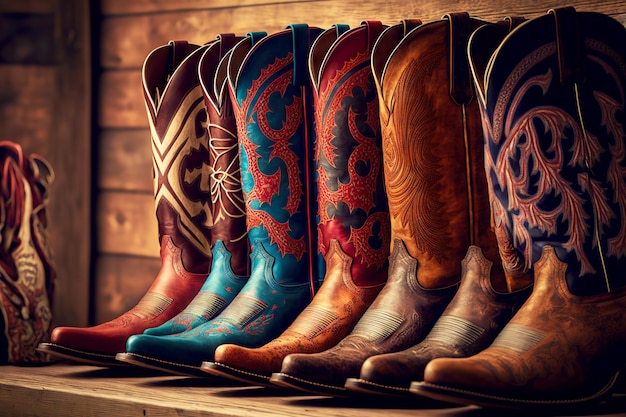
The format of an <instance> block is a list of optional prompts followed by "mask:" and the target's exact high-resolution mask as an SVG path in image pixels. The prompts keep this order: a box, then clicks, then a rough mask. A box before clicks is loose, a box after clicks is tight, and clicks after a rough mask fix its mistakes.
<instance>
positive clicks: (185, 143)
mask: <svg viewBox="0 0 626 417" xmlns="http://www.w3.org/2000/svg"><path fill="white" fill-rule="evenodd" d="M206 48H207V46H203V47H199V46H197V45H192V44H188V43H186V42H170V43H169V44H168V45H165V46H162V47H159V48H157V49H155V50H154V51H152V52H151V53H150V54H149V55H148V57H147V58H146V60H145V62H144V66H143V87H144V97H145V102H146V110H147V113H148V120H149V123H150V131H151V137H152V151H153V152H152V153H153V175H154V197H155V206H156V214H157V220H158V223H159V240H160V241H161V242H163V240H164V239H165V238H169V239H171V241H172V242H173V244H174V245H175V246H176V247H178V248H179V249H181V256H182V262H183V265H184V267H185V269H187V270H188V271H190V272H194V273H201V272H208V271H209V269H210V262H211V231H210V229H211V227H212V225H213V216H212V210H211V190H210V186H209V184H210V182H209V170H208V167H210V159H209V151H208V132H207V113H206V109H205V106H204V99H203V95H202V89H201V87H200V84H199V78H198V63H199V60H200V58H201V56H202V53H203V51H204V50H205V49H206Z"/></svg>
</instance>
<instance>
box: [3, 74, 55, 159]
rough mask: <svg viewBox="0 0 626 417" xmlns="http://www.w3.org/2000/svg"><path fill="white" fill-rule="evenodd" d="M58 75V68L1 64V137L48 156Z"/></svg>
mask: <svg viewBox="0 0 626 417" xmlns="http://www.w3.org/2000/svg"><path fill="white" fill-rule="evenodd" d="M56 77H57V69H56V68H55V67H41V66H24V65H0V120H2V131H1V132H0V137H1V138H2V139H4V140H11V141H14V142H17V143H19V144H20V145H22V147H23V148H24V151H25V152H26V153H32V152H37V153H39V154H40V155H42V156H44V157H46V158H47V157H48V155H49V153H50V152H49V147H50V146H51V143H50V132H51V129H52V127H53V120H54V112H53V110H54V108H53V102H54V100H55V95H56V89H55V85H54V81H55V80H56Z"/></svg>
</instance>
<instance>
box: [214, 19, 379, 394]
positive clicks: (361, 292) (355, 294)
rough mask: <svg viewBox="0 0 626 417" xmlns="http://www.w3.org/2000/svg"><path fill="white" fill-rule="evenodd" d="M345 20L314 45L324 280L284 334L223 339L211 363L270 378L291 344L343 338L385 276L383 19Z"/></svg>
mask: <svg viewBox="0 0 626 417" xmlns="http://www.w3.org/2000/svg"><path fill="white" fill-rule="evenodd" d="M343 28H344V27H343V26H339V25H338V26H335V27H333V28H331V29H328V30H327V31H325V32H324V33H323V34H322V35H320V37H318V38H317V40H316V42H315V44H314V45H313V47H312V49H311V53H310V55H309V69H310V74H311V77H312V80H313V87H314V92H315V97H316V101H315V109H316V119H315V120H316V123H315V126H316V144H317V146H316V153H315V163H316V166H317V176H318V206H319V217H320V222H319V227H318V231H319V234H318V235H319V241H318V246H319V250H320V252H321V254H322V255H323V256H324V259H325V261H326V262H325V263H326V274H325V276H324V281H323V283H322V285H321V287H320V288H319V291H318V292H317V293H316V294H315V297H314V298H313V300H312V301H311V303H310V304H309V305H308V306H307V307H306V309H304V311H303V312H302V313H301V314H300V315H299V316H298V317H297V319H296V320H295V321H294V322H293V323H292V325H291V326H289V327H288V328H287V330H286V331H285V332H283V333H282V334H281V335H280V336H279V337H278V338H276V339H274V340H272V341H271V342H269V343H267V344H266V345H264V346H262V347H259V348H245V347H242V346H237V345H233V344H228V345H222V346H219V347H218V348H217V350H216V351H215V362H209V363H205V364H203V366H202V368H203V369H205V370H206V371H207V372H209V373H212V374H216V375H225V376H228V377H231V378H235V379H239V380H243V381H246V382H252V383H261V384H264V385H269V384H270V383H269V379H270V376H271V374H272V373H273V372H278V371H280V367H281V365H282V361H283V359H284V357H285V356H286V355H287V354H289V353H294V352H300V353H301V352H306V353H310V352H320V351H322V350H325V349H328V348H330V347H332V346H334V345H335V344H336V343H337V342H339V341H340V340H341V339H342V338H343V337H344V336H345V335H346V334H347V333H348V332H349V331H350V330H352V328H353V327H354V324H355V323H356V321H357V320H358V319H359V318H360V317H361V315H362V314H363V312H364V311H365V310H366V309H367V307H368V306H369V305H370V304H371V302H372V301H373V300H374V298H375V297H376V295H377V294H378V293H379V292H380V289H381V288H382V286H383V284H384V282H385V281H386V279H387V268H388V265H387V258H388V256H389V213H388V208H387V198H386V195H385V191H384V187H383V181H382V152H381V149H380V145H381V143H380V126H379V122H378V120H379V119H378V97H377V94H376V87H375V85H374V82H373V80H372V77H371V67H370V51H371V48H372V46H373V44H374V41H375V40H376V39H377V38H378V36H379V34H380V33H381V32H382V30H383V29H384V28H385V26H383V25H382V23H381V22H378V21H367V22H364V23H363V24H362V25H361V26H360V27H357V28H355V29H352V30H349V31H347V32H345V31H344V30H343ZM346 29H347V27H346Z"/></svg>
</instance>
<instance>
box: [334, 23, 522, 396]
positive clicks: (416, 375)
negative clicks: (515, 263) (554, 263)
mask: <svg viewBox="0 0 626 417" xmlns="http://www.w3.org/2000/svg"><path fill="white" fill-rule="evenodd" d="M450 19H455V20H454V22H453V26H455V27H456V41H457V45H451V46H450V50H451V51H452V54H453V55H452V60H453V65H452V67H451V68H452V71H453V76H451V79H452V80H454V82H455V83H456V86H457V87H456V88H454V87H453V88H451V89H450V92H451V93H452V94H453V93H454V92H455V91H456V96H451V100H452V101H454V102H455V103H458V105H460V106H463V107H464V108H465V114H466V117H467V126H468V128H467V129H466V131H467V134H466V135H465V138H466V141H467V142H466V144H467V150H468V161H469V167H468V169H469V171H468V172H471V175H472V178H471V181H472V193H473V210H474V212H475V213H476V216H475V219H476V223H475V224H474V230H473V237H474V239H475V240H474V245H472V246H470V248H469V250H468V252H467V254H466V256H465V259H464V260H463V263H462V274H461V285H460V287H459V290H458V291H457V293H456V295H455V296H454V298H453V299H452V301H451V302H450V304H449V305H448V306H447V308H446V310H445V311H444V312H443V314H442V315H441V317H440V318H439V319H438V320H437V322H436V323H435V325H434V326H433V329H432V330H431V331H430V332H429V333H428V335H427V336H426V338H425V339H424V340H423V341H421V342H420V343H418V344H417V345H415V346H412V347H410V348H408V349H406V350H403V351H400V352H393V353H385V354H381V355H375V356H373V357H371V358H368V359H367V360H366V361H365V362H364V363H363V366H362V367H361V374H360V377H359V378H349V379H348V380H347V381H346V388H347V389H349V390H352V391H359V392H366V393H374V394H384V395H407V396H410V395H412V394H411V393H410V392H409V387H410V385H411V382H412V381H416V380H421V379H422V378H423V374H424V368H425V367H426V365H427V364H428V362H429V361H430V360H432V359H434V358H437V357H465V356H470V355H473V354H475V353H478V352H480V351H481V350H483V349H485V348H486V347H487V346H489V344H490V343H491V342H492V341H493V339H494V338H495V337H496V336H497V335H498V333H499V332H500V330H501V329H502V328H503V327H504V325H505V324H506V323H507V322H508V321H509V320H510V319H511V317H512V316H513V314H515V312H516V311H517V310H518V309H519V308H520V307H521V305H522V304H523V302H524V301H525V300H526V299H527V298H528V296H529V295H530V291H531V288H532V285H531V284H532V276H530V274H528V273H527V271H526V273H522V274H519V273H517V272H516V271H509V270H508V269H506V270H503V268H502V263H501V261H500V256H499V255H498V249H497V243H496V238H495V234H494V232H493V230H492V228H490V227H489V224H488V223H487V221H488V219H489V213H490V206H489V196H488V192H487V190H488V187H487V180H486V177H485V171H484V161H483V153H484V152H483V147H484V145H483V138H482V132H481V131H480V130H479V129H480V126H479V121H480V114H479V109H478V104H477V101H476V98H475V93H474V89H473V88H472V83H473V82H472V75H471V73H470V67H469V64H468V62H467V54H466V53H465V51H466V48H467V44H468V43H469V37H470V35H471V33H472V28H471V27H470V24H471V21H470V20H469V19H468V18H467V15H463V14H459V15H451V16H450ZM519 21H520V19H508V20H507V21H503V22H500V23H499V24H498V25H495V24H493V25H492V24H487V25H491V26H494V27H496V28H499V29H501V32H503V33H504V34H506V33H507V31H508V30H509V28H510V27H513V26H514V24H516V23H518V22H519ZM427 28H428V25H425V26H423V27H422V28H419V29H417V30H415V31H413V32H412V33H411V34H410V36H408V37H407V38H406V39H405V40H404V41H403V43H402V44H401V46H402V47H403V48H415V49H420V48H424V46H421V45H420V44H421V43H422V42H424V41H427V38H426V37H422V35H421V31H423V30H427ZM442 36H445V34H443V33H442ZM453 39H454V38H453ZM481 46H482V45H479V47H481ZM485 47H487V46H485ZM494 49H495V48H494ZM494 49H491V48H490V49H489V50H490V51H491V52H493V50H494ZM374 52H375V53H376V52H377V51H374ZM398 67H399V68H400V69H402V68H403V61H400V60H398V59H396V57H395V56H392V57H390V58H389V59H388V60H387V63H386V68H385V72H384V76H385V77H388V78H383V79H382V80H381V81H380V82H379V83H380V84H381V86H382V88H381V90H382V95H381V99H382V100H384V101H385V102H386V103H387V104H386V106H387V107H388V108H389V107H391V102H390V97H389V96H388V95H387V94H388V91H390V90H392V89H393V84H392V85H391V87H390V86H389V84H388V83H387V82H388V80H391V82H393V81H394V80H395V79H394V75H393V74H394V73H395V72H396V71H397V70H398ZM443 93H444V92H442V94H443ZM392 116H393V114H392Z"/></svg>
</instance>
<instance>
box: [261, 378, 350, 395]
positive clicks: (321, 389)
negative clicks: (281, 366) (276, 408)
mask: <svg viewBox="0 0 626 417" xmlns="http://www.w3.org/2000/svg"><path fill="white" fill-rule="evenodd" d="M270 382H271V383H272V384H275V385H278V386H280V387H284V388H289V389H296V390H299V391H305V392H308V393H309V394H314V395H325V396H328V395H331V396H333V397H348V396H349V392H348V390H346V389H345V388H344V387H337V386H333V385H327V384H321V383H319V382H313V381H307V380H305V379H301V378H297V377H295V376H291V375H289V374H284V373H282V372H279V373H273V374H272V376H271V378H270Z"/></svg>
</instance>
